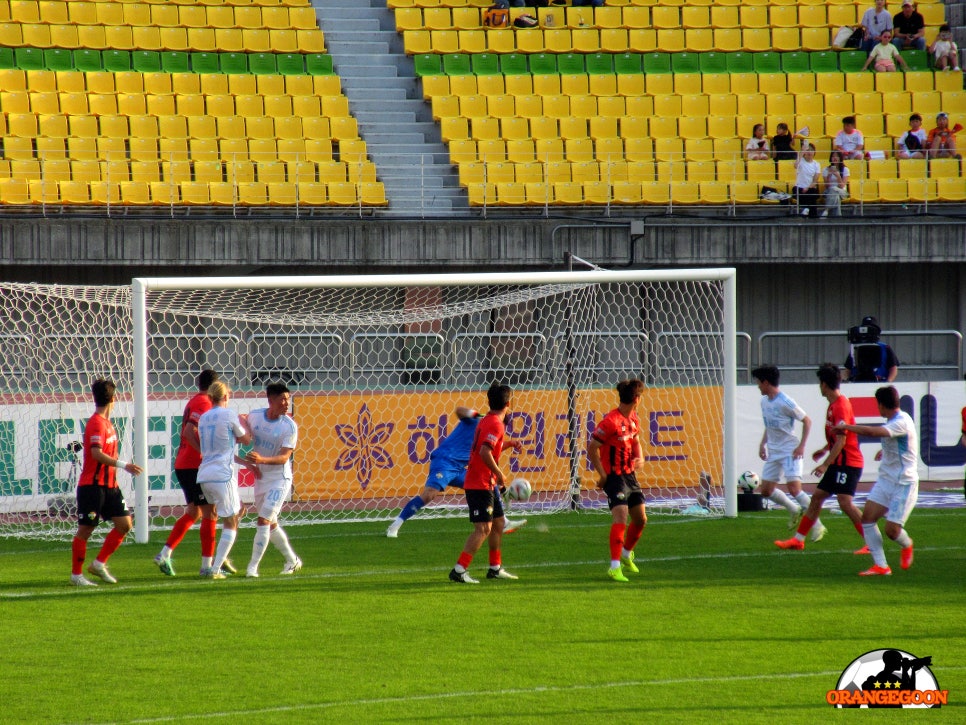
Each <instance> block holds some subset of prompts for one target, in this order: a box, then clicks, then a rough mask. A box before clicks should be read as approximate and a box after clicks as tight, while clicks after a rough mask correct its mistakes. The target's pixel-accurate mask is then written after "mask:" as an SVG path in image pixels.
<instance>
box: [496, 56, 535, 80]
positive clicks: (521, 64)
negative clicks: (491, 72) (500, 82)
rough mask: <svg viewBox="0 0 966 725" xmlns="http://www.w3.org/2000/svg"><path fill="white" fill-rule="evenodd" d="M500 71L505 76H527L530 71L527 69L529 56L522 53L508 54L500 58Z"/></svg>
mask: <svg viewBox="0 0 966 725" xmlns="http://www.w3.org/2000/svg"><path fill="white" fill-rule="evenodd" d="M500 70H501V71H503V75H505V76H525V75H527V74H528V73H529V72H530V71H529V70H528V68H527V56H525V55H523V54H522V53H506V54H504V55H501V56H500Z"/></svg>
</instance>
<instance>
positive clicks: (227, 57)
mask: <svg viewBox="0 0 966 725" xmlns="http://www.w3.org/2000/svg"><path fill="white" fill-rule="evenodd" d="M196 55H205V56H211V57H212V58H213V59H214V62H215V64H216V68H215V70H213V71H203V70H201V71H200V70H198V69H197V68H196V67H195V58H194V56H196ZM191 56H192V57H191V67H192V69H193V70H194V72H195V73H209V72H210V73H217V72H218V71H219V70H221V72H222V73H224V74H225V75H246V74H247V73H248V55H247V54H246V53H221V54H218V53H192V54H191ZM205 61H207V59H203V62H205Z"/></svg>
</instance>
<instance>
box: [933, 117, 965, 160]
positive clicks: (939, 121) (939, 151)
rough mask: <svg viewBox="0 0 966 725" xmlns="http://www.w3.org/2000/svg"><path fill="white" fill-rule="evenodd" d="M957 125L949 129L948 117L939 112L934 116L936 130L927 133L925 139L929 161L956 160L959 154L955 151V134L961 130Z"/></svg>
mask: <svg viewBox="0 0 966 725" xmlns="http://www.w3.org/2000/svg"><path fill="white" fill-rule="evenodd" d="M962 128H963V127H962V126H960V125H959V124H958V123H957V124H956V125H955V126H954V127H953V128H950V127H949V116H947V115H946V113H945V111H941V112H940V113H939V115H937V116H936V128H934V129H933V130H932V131H930V132H929V136H928V137H927V138H926V147H927V148H928V149H929V158H931V159H958V158H960V155H959V153H957V151H956V132H957V131H960V130H962Z"/></svg>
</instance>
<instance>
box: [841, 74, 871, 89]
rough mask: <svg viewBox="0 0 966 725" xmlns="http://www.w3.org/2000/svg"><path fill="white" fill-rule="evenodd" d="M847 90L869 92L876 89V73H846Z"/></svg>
mask: <svg viewBox="0 0 966 725" xmlns="http://www.w3.org/2000/svg"><path fill="white" fill-rule="evenodd" d="M845 90H846V91H847V92H848V93H868V92H870V91H874V90H875V74H873V73H869V72H865V73H846V74H845Z"/></svg>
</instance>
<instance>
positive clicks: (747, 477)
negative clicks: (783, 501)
mask: <svg viewBox="0 0 966 725" xmlns="http://www.w3.org/2000/svg"><path fill="white" fill-rule="evenodd" d="M757 486H758V474H757V473H755V472H754V471H745V472H744V473H742V474H741V475H740V476H738V488H740V489H741V490H742V491H744V492H745V493H751V492H752V491H754V490H755V488H757Z"/></svg>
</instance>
